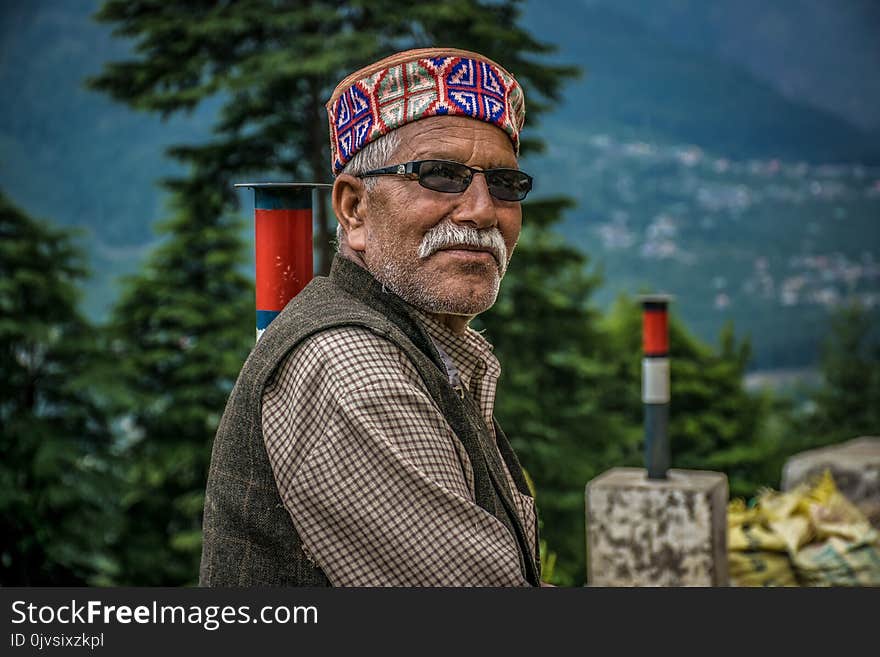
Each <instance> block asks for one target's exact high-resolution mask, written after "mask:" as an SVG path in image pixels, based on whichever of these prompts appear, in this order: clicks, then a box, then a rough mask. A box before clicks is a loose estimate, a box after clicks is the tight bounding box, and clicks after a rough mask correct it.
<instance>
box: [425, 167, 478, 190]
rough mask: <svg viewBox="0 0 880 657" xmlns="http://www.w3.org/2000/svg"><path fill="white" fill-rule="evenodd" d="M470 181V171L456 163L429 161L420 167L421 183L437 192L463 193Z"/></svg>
mask: <svg viewBox="0 0 880 657" xmlns="http://www.w3.org/2000/svg"><path fill="white" fill-rule="evenodd" d="M470 181H471V172H470V170H468V168H467V167H466V166H464V165H461V164H457V163H455V162H441V161H435V160H428V161H426V162H422V164H421V165H420V166H419V183H420V184H421V185H422V186H423V187H427V188H428V189H433V190H434V191H437V192H463V191H464V190H465V189H467V186H468V185H469V184H470Z"/></svg>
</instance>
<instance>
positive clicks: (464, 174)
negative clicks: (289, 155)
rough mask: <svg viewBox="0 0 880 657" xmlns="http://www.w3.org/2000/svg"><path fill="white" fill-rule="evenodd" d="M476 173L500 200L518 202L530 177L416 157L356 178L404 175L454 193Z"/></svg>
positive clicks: (461, 190) (513, 170)
mask: <svg viewBox="0 0 880 657" xmlns="http://www.w3.org/2000/svg"><path fill="white" fill-rule="evenodd" d="M477 173H482V174H483V175H484V176H486V186H487V187H488V188H489V193H490V194H491V195H492V196H494V197H495V198H497V199H500V200H502V201H522V200H523V199H524V198H525V197H526V194H528V193H529V191H530V190H531V189H532V177H531V176H530V175H528V174H527V173H524V172H522V171H520V170H519V169H474V168H473V167H469V166H468V165H466V164H462V163H461V162H450V161H449V160H416V161H414V162H406V163H404V164H395V165H393V166H390V167H384V168H382V169H373V170H372V171H365V172H364V173H359V174H357V177H358V178H367V177H369V176H405V177H407V178H409V179H410V180H418V181H419V184H420V185H421V186H422V187H425V188H427V189H432V190H434V191H435V192H444V193H446V194H458V193H461V192H463V191H464V190H466V189H467V188H468V186H469V185H470V184H471V181H472V180H473V179H474V175H475V174H477Z"/></svg>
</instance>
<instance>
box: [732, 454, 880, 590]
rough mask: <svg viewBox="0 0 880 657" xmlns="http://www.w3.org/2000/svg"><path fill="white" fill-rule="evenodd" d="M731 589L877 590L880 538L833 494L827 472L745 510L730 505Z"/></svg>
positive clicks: (765, 493) (737, 504)
mask: <svg viewBox="0 0 880 657" xmlns="http://www.w3.org/2000/svg"><path fill="white" fill-rule="evenodd" d="M728 557H729V564H730V576H731V583H732V584H734V585H735V586H796V585H800V586H880V532H878V531H877V530H876V529H874V528H873V527H872V526H871V524H870V523H869V522H868V519H867V518H866V517H865V516H864V514H863V513H862V512H861V511H860V510H859V509H858V507H856V506H855V505H854V504H853V503H851V502H850V501H849V500H848V499H846V497H845V496H844V495H843V494H842V493H841V492H840V491H839V490H838V489H837V486H836V485H835V484H834V479H833V477H832V476H831V473H830V471H826V472H825V473H824V475H823V476H822V477H821V478H820V479H819V480H818V481H816V482H815V483H812V484H811V483H804V484H801V485H800V486H798V487H797V488H795V489H793V490H791V491H788V492H785V493H781V492H776V491H773V490H769V489H768V490H764V491H762V492H761V494H760V495H759V496H758V499H757V503H756V504H755V505H754V507H752V508H747V507H746V505H745V503H744V502H743V501H742V500H733V501H731V502H730V504H729V505H728Z"/></svg>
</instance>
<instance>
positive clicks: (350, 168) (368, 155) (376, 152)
mask: <svg viewBox="0 0 880 657" xmlns="http://www.w3.org/2000/svg"><path fill="white" fill-rule="evenodd" d="M398 148H400V134H398V132H397V131H396V130H392V131H391V132H387V133H385V134H384V135H382V136H381V137H379V138H378V139H376V140H375V141H371V142H369V143H368V144H367V145H366V146H364V147H363V148H362V149H361V150H359V151H358V152H357V153H355V154H354V157H353V158H351V159H350V160H349V161H348V163H347V164H346V165H345V168H343V169H342V173H347V174H349V175H352V176H356V175H358V174H359V173H364V172H365V171H369V170H370V169H379V168H380V167H383V166H385V165H387V164H388V162H389V161H390V160H391V157H392V156H393V155H394V153H395V152H397V149H398ZM363 180H364V187H366V188H367V189H368V190H370V189H372V188H373V187H375V186H376V183H377V182H378V181H377V180H376V178H364V179H363ZM344 232H345V231H343V229H342V224H337V226H336V250H337V251H339V245H340V244H342V240H343V237H344Z"/></svg>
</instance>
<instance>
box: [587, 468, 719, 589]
mask: <svg viewBox="0 0 880 657" xmlns="http://www.w3.org/2000/svg"><path fill="white" fill-rule="evenodd" d="M585 497H586V514H587V584H588V585H589V586H727V585H728V584H729V578H728V571H727V500H728V487H727V477H726V476H725V475H724V474H722V473H720V472H709V471H705V470H669V472H668V478H667V479H665V480H649V479H648V478H647V473H646V471H645V470H644V469H642V468H612V469H611V470H608V471H607V472H605V473H603V474H601V475H599V476H598V477H596V478H595V479H593V480H592V481H591V482H590V483H588V484H587V486H586V491H585Z"/></svg>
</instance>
